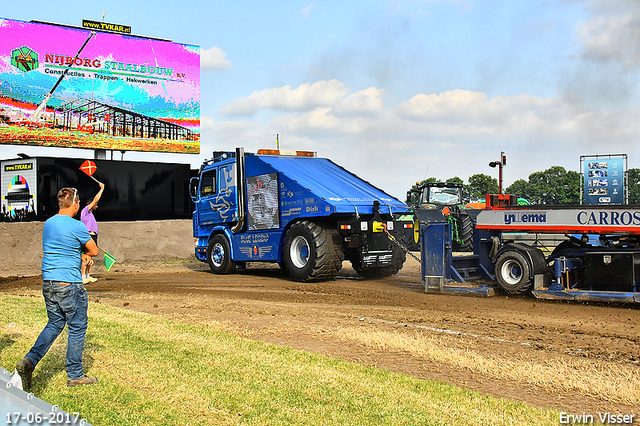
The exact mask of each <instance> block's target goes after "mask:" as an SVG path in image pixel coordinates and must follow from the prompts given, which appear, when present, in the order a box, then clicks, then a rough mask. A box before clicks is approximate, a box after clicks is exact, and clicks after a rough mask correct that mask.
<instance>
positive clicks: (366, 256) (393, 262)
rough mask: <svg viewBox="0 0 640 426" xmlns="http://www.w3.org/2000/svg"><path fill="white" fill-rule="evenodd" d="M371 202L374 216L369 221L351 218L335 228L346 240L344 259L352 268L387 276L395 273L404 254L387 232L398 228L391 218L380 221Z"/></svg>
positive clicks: (402, 262)
mask: <svg viewBox="0 0 640 426" xmlns="http://www.w3.org/2000/svg"><path fill="white" fill-rule="evenodd" d="M378 207H379V205H378V204H376V203H374V214H373V217H372V218H370V219H368V220H361V219H360V218H353V219H351V220H344V221H339V222H338V225H337V226H338V231H339V232H340V234H341V235H342V237H343V239H344V241H345V247H346V252H345V255H346V256H345V258H346V259H347V260H349V261H350V262H351V265H352V266H353V269H354V270H355V271H356V272H357V273H358V274H359V275H362V276H364V277H376V278H377V277H387V276H391V275H395V274H396V273H398V271H399V270H400V269H402V266H403V265H404V262H405V260H406V259H407V256H406V253H405V251H404V250H402V248H401V247H400V246H399V245H398V244H396V243H395V241H394V237H393V236H392V235H391V234H390V233H393V232H395V230H396V229H401V226H400V223H399V222H398V221H395V220H393V219H391V218H390V219H388V220H383V219H382V218H381V217H380V214H379V212H378Z"/></svg>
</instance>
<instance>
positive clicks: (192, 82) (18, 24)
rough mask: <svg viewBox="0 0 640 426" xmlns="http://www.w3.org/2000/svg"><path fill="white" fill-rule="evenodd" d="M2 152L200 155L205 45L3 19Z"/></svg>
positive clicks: (0, 40) (0, 67)
mask: <svg viewBox="0 0 640 426" xmlns="http://www.w3.org/2000/svg"><path fill="white" fill-rule="evenodd" d="M0 144H11V145H38V146H55V147H71V148H90V149H109V150H120V151H151V152H178V153H191V154H198V153H199V152H200V47H199V46H195V45H188V44H180V43H174V42H172V41H168V40H159V39H153V38H146V37H138V36H131V35H128V34H115V33H107V32H101V31H93V30H90V29H84V28H78V27H68V26H61V25H54V24H47V23H40V22H24V21H16V20H9V19H3V18H0Z"/></svg>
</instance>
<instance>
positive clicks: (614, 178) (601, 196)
mask: <svg viewBox="0 0 640 426" xmlns="http://www.w3.org/2000/svg"><path fill="white" fill-rule="evenodd" d="M580 161H581V163H582V173H583V188H584V204H587V205H606V204H624V203H625V182H624V176H625V172H626V170H625V167H626V155H624V154H621V155H593V156H582V157H581V158H580Z"/></svg>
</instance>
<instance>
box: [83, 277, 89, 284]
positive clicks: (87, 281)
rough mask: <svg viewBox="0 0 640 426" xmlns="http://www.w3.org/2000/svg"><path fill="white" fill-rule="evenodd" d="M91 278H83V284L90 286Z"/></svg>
mask: <svg viewBox="0 0 640 426" xmlns="http://www.w3.org/2000/svg"><path fill="white" fill-rule="evenodd" d="M89 282H90V281H89V278H87V277H82V284H89Z"/></svg>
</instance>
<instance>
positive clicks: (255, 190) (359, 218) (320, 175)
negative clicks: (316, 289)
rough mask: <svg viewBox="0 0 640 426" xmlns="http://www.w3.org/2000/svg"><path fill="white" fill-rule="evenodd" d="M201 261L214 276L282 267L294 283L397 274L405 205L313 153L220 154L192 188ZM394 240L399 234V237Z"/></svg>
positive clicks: (400, 263)
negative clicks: (346, 267) (253, 265)
mask: <svg viewBox="0 0 640 426" xmlns="http://www.w3.org/2000/svg"><path fill="white" fill-rule="evenodd" d="M190 193H191V198H192V200H193V201H194V203H195V210H194V212H193V237H194V243H195V255H196V258H197V259H199V260H200V261H202V262H208V264H209V267H210V268H211V270H212V271H213V272H214V273H216V274H228V273H231V272H233V271H234V270H242V269H244V268H246V263H247V262H277V263H278V265H280V267H281V268H282V269H283V270H285V271H286V272H288V274H289V275H290V276H291V277H292V278H293V279H294V280H296V281H301V282H307V281H320V280H329V279H333V278H334V277H335V276H336V275H337V274H338V272H339V271H340V269H341V268H342V263H343V261H345V260H348V261H350V262H351V265H352V266H353V269H354V270H355V271H356V272H357V273H358V274H360V275H362V276H364V277H385V276H391V275H394V274H396V273H397V272H398V271H399V270H400V269H401V268H402V266H403V264H404V261H405V260H406V253H405V252H404V251H403V250H402V248H401V246H400V245H398V244H397V243H395V242H394V239H395V235H398V234H397V233H399V232H404V230H401V229H399V227H401V226H402V223H400V222H397V221H396V220H394V217H397V216H398V215H399V214H402V213H406V212H407V211H408V207H407V205H406V204H405V203H403V202H401V201H399V200H398V199H396V198H394V197H392V196H390V195H389V194H387V193H385V192H384V191H382V190H381V189H378V188H376V187H374V186H373V185H371V184H369V183H368V182H366V181H364V180H362V179H361V178H359V177H358V176H356V175H355V174H353V173H351V172H349V171H347V170H345V169H344V168H342V167H341V166H339V165H337V164H336V163H334V162H332V161H330V160H328V159H326V158H319V157H317V156H316V155H315V153H313V152H308V151H294V152H284V151H276V150H259V151H258V152H257V153H256V154H252V153H245V152H244V149H243V148H236V150H235V152H214V153H213V158H211V159H210V160H206V161H204V162H203V164H202V166H201V167H200V170H199V172H198V175H197V176H196V177H193V178H192V179H191V182H190ZM394 234H395V235H394Z"/></svg>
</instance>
